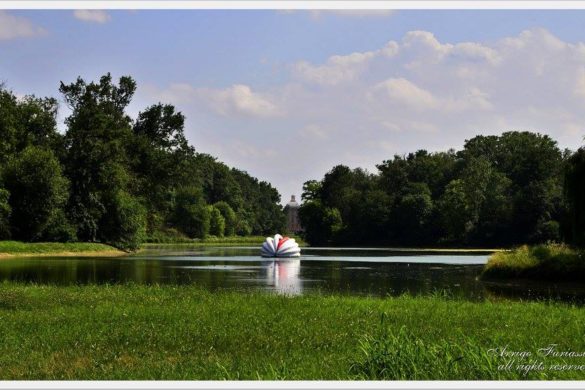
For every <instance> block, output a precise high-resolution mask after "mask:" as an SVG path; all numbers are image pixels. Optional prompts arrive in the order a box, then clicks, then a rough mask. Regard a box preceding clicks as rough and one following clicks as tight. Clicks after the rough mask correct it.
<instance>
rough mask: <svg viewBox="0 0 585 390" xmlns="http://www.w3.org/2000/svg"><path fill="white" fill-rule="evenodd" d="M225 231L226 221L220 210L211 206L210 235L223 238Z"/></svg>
mask: <svg viewBox="0 0 585 390" xmlns="http://www.w3.org/2000/svg"><path fill="white" fill-rule="evenodd" d="M224 231H225V219H224V217H223V216H222V215H221V212H220V211H219V209H218V208H217V207H215V206H209V234H212V235H214V236H217V237H223V234H224Z"/></svg>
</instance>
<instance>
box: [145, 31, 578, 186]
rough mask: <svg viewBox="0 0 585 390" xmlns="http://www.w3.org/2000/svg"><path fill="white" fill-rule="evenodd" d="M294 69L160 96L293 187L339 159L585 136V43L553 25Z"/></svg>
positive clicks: (418, 36) (228, 154)
mask: <svg viewBox="0 0 585 390" xmlns="http://www.w3.org/2000/svg"><path fill="white" fill-rule="evenodd" d="M391 38H393V37H388V39H391ZM287 69H289V70H290V79H289V80H287V81H285V82H283V83H282V84H280V85H272V86H271V87H270V89H262V88H257V87H255V86H254V85H244V84H236V85H233V86H231V87H228V88H198V87H196V86H191V85H188V84H174V85H171V86H169V87H168V88H166V89H164V90H162V91H157V93H154V94H151V96H156V97H157V99H160V100H161V101H170V102H174V103H180V107H179V108H180V109H182V110H183V111H185V113H186V116H187V118H188V124H187V126H188V128H190V129H192V130H191V131H192V132H193V134H199V135H198V136H197V137H198V138H197V141H196V143H195V145H197V146H198V147H200V150H205V151H209V152H212V153H214V154H216V155H217V156H218V157H219V158H220V159H222V160H224V161H226V162H228V163H230V164H233V165H236V166H239V167H241V168H243V169H246V170H248V171H249V172H250V173H252V174H254V175H256V176H258V177H262V178H263V179H266V180H268V181H270V182H272V183H273V184H275V185H276V186H277V187H278V188H279V190H280V191H281V193H283V194H284V195H286V196H288V195H289V194H292V193H296V194H299V193H300V188H301V185H302V183H303V181H305V180H308V179H317V178H320V177H322V175H323V174H324V173H325V172H326V171H327V170H329V169H330V168H331V167H332V166H334V165H336V164H339V163H344V164H347V165H349V166H351V167H356V166H362V167H364V168H367V169H370V170H371V171H375V170H376V168H375V164H377V163H380V162H381V161H383V160H384V159H388V158H391V157H392V155H393V154H395V153H399V154H402V153H406V152H410V151H415V150H417V149H420V148H424V149H427V150H431V151H434V150H447V149H449V148H459V147H461V146H462V145H463V142H464V140H465V139H469V138H471V137H473V136H475V135H478V134H486V135H487V134H499V133H501V132H503V131H508V130H529V131H538V132H543V133H546V134H549V135H551V136H552V137H553V138H554V139H556V140H558V141H559V144H560V145H561V147H570V148H572V149H575V148H576V147H578V146H580V145H581V144H582V139H583V136H584V135H585V125H584V124H585V43H582V42H577V43H569V42H565V41H563V40H561V39H559V38H558V37H556V36H554V35H553V34H551V33H550V32H549V31H547V30H543V29H533V30H528V31H524V32H521V33H520V34H517V35H515V36H510V37H506V38H503V39H500V40H498V41H495V42H489V43H486V42H479V41H477V42H469V41H464V42H444V41H441V40H439V39H437V37H436V36H434V35H433V34H432V33H430V32H428V31H412V32H408V33H406V34H404V36H403V37H402V38H399V39H395V40H389V42H388V43H387V44H385V45H383V46H382V47H379V48H373V49H372V48H369V49H368V50H364V51H361V52H354V53H349V54H347V53H331V55H330V56H329V58H328V59H327V60H325V61H324V62H323V63H311V62H308V61H306V60H302V59H299V61H296V62H294V63H291V64H289V66H288V68H287ZM267 118H270V121H267V120H266V119H267ZM258 119H261V120H258ZM200 129H209V130H200ZM271 150H272V151H276V152H275V153H267V152H266V151H271ZM236 151H237V153H236ZM283 171H286V174H285V175H283V174H282V172H283ZM295 183H296V184H295Z"/></svg>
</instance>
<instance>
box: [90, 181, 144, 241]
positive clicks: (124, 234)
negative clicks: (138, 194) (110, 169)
mask: <svg viewBox="0 0 585 390" xmlns="http://www.w3.org/2000/svg"><path fill="white" fill-rule="evenodd" d="M104 204H105V206H106V207H105V210H106V212H105V213H104V214H103V215H102V219H101V220H100V230H99V239H100V241H103V242H107V243H109V244H111V245H113V246H115V247H117V248H120V249H125V250H136V249H138V248H139V247H140V244H141V243H142V242H143V241H144V238H145V235H146V209H145V208H144V206H143V205H142V204H141V203H140V202H139V201H138V199H136V198H134V197H133V196H132V195H130V194H128V193H126V192H125V191H118V192H116V193H113V194H111V197H106V198H105V199H104Z"/></svg>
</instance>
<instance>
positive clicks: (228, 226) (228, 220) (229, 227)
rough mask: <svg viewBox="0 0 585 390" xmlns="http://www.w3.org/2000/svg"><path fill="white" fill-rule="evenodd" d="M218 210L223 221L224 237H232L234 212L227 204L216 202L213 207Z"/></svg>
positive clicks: (234, 230) (235, 219)
mask: <svg viewBox="0 0 585 390" xmlns="http://www.w3.org/2000/svg"><path fill="white" fill-rule="evenodd" d="M213 206H214V207H215V208H216V209H218V210H219V212H220V213H221V215H222V217H223V219H224V220H225V231H224V234H225V235H226V236H233V235H235V234H236V226H237V218H236V213H235V211H234V210H233V209H232V208H231V206H230V205H229V204H227V202H223V201H221V202H217V203H215V204H214V205H213Z"/></svg>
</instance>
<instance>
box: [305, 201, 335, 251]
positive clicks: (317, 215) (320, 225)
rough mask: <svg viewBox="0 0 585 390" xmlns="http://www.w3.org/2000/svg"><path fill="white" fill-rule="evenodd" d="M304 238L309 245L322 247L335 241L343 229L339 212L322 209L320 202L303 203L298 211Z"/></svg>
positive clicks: (328, 208) (333, 209)
mask: <svg viewBox="0 0 585 390" xmlns="http://www.w3.org/2000/svg"><path fill="white" fill-rule="evenodd" d="M299 218H300V220H301V224H302V226H303V228H304V229H305V238H306V239H307V241H309V243H310V244H311V245H323V244H328V243H331V242H333V241H334V240H335V238H336V235H337V234H338V233H339V232H340V231H341V229H342V227H343V221H342V219H341V213H340V212H339V210H337V209H335V208H330V207H324V206H323V205H322V204H321V202H320V201H310V202H305V203H303V204H302V205H301V207H300V209H299Z"/></svg>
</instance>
